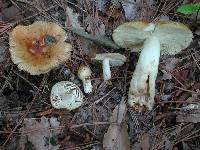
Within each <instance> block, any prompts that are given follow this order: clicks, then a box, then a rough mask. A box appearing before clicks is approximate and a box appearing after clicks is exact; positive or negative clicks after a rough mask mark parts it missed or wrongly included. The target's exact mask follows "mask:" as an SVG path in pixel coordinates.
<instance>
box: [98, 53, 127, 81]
mask: <svg viewBox="0 0 200 150" xmlns="http://www.w3.org/2000/svg"><path fill="white" fill-rule="evenodd" d="M94 60H98V61H103V79H104V80H105V81H106V80H109V79H111V70H110V67H111V66H113V67H114V66H122V65H123V64H124V62H126V57H125V56H124V55H121V54H119V53H102V54H96V57H95V58H94Z"/></svg>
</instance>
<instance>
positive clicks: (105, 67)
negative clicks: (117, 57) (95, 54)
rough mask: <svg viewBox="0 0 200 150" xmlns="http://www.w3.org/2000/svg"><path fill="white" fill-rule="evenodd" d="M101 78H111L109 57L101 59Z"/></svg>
mask: <svg viewBox="0 0 200 150" xmlns="http://www.w3.org/2000/svg"><path fill="white" fill-rule="evenodd" d="M103 78H104V80H109V79H111V71H110V62H109V58H105V59H104V60H103Z"/></svg>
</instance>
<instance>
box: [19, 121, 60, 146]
mask: <svg viewBox="0 0 200 150" xmlns="http://www.w3.org/2000/svg"><path fill="white" fill-rule="evenodd" d="M59 125H60V123H59V122H58V121H57V119H56V118H53V117H52V118H50V119H48V118H46V117H41V121H40V122H38V121H37V120H36V119H33V118H27V119H25V120H24V126H23V127H22V128H21V132H22V136H21V138H20V140H19V145H20V148H21V150H24V149H25V144H26V143H27V141H29V142H31V143H32V144H33V146H34V148H35V149H36V150H58V149H59V147H60V145H55V146H54V145H52V144H51V141H50V140H51V138H53V135H55V134H58V133H59V132H58V130H57V129H55V131H56V132H53V131H52V132H51V130H50V129H49V128H57V127H59Z"/></svg>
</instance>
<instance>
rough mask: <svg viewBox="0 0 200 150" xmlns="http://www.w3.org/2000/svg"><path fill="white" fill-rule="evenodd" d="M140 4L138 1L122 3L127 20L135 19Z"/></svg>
mask: <svg viewBox="0 0 200 150" xmlns="http://www.w3.org/2000/svg"><path fill="white" fill-rule="evenodd" d="M140 4H141V1H140V0H130V1H122V7H123V9H124V12H125V16H126V19H127V20H133V19H135V18H136V15H137V12H138V10H139V8H140Z"/></svg>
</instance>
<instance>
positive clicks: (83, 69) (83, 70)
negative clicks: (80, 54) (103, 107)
mask: <svg viewBox="0 0 200 150" xmlns="http://www.w3.org/2000/svg"><path fill="white" fill-rule="evenodd" d="M91 74H92V71H91V69H90V68H89V67H87V66H80V67H79V69H78V77H79V78H80V79H81V80H82V82H83V88H84V92H85V93H91V92H92V83H91V79H90V77H91Z"/></svg>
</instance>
